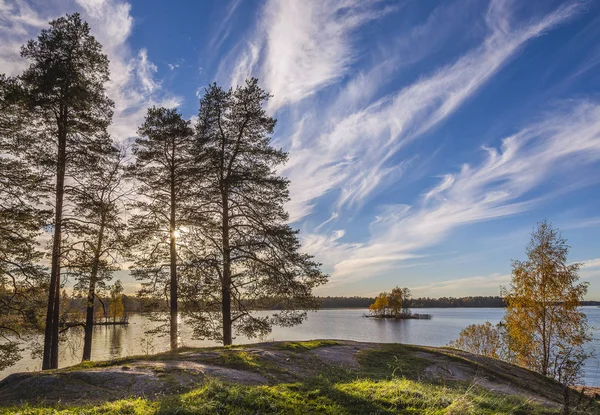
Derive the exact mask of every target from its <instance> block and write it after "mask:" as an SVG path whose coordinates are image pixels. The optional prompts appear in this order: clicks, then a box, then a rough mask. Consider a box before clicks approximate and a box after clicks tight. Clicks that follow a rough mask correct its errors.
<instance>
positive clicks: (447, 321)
mask: <svg viewBox="0 0 600 415" xmlns="http://www.w3.org/2000/svg"><path fill="white" fill-rule="evenodd" d="M415 311H416V312H419V313H427V314H431V315H433V319H431V320H401V321H391V320H379V319H370V318H363V317H362V316H364V315H365V314H366V313H367V310H362V309H345V310H321V311H318V312H312V313H309V316H308V319H307V320H306V321H305V322H304V323H303V324H302V325H300V326H297V327H287V328H275V329H274V331H273V332H272V333H271V334H270V335H269V336H267V337H266V338H264V339H260V340H265V341H266V340H269V341H270V340H311V339H325V338H327V339H345V340H356V341H368V342H377V343H392V342H399V343H410V344H420V345H427V346H444V345H446V344H448V342H450V341H452V340H454V339H456V338H457V337H458V334H459V332H460V331H461V330H462V329H463V328H464V327H466V326H468V325H469V324H478V323H483V322H485V321H489V322H491V323H493V324H495V323H498V322H499V321H500V319H501V318H502V316H503V315H504V310H503V309H499V308H431V309H418V310H416V309H415ZM585 312H586V313H587V315H588V320H589V323H590V325H591V326H593V327H595V330H594V340H593V341H592V342H591V345H590V347H592V348H595V349H598V350H600V347H599V346H600V308H595V307H594V308H593V307H585ZM152 327H154V323H152V322H150V321H149V320H148V318H147V317H146V316H144V315H141V314H134V315H132V316H131V317H130V319H129V325H128V326H112V327H111V326H97V327H95V331H94V343H93V346H92V359H93V360H106V359H111V358H115V357H122V356H128V355H138V354H145V353H158V352H162V351H166V350H168V348H169V340H168V338H166V337H152V336H148V335H146V334H145V333H144V332H145V331H147V330H148V329H151V328H152ZM82 339H83V333H82V332H79V333H74V334H73V335H72V336H71V338H70V339H69V341H68V344H66V345H65V346H64V347H63V348H62V351H61V355H60V367H64V366H69V365H73V364H76V363H79V361H80V360H81V351H82V348H83V344H82ZM181 341H182V344H183V345H185V346H214V345H216V343H214V342H211V341H200V340H193V339H192V338H191V336H190V330H189V329H187V328H186V327H184V328H183V330H182V336H181ZM257 341H259V339H251V340H249V339H246V338H241V337H238V338H237V339H235V340H234V343H237V344H241V343H253V342H257ZM40 366H41V362H40V361H39V360H33V359H31V358H29V357H28V356H27V357H26V358H24V359H23V360H21V361H20V362H19V363H17V364H16V365H15V366H13V367H11V368H9V369H7V370H4V371H2V372H0V379H2V378H4V377H6V376H7V375H8V374H9V373H13V372H22V371H31V370H39V369H40ZM585 371H586V374H585V384H586V385H588V386H600V358H599V357H598V356H596V357H594V358H591V359H588V361H587V362H586V367H585Z"/></svg>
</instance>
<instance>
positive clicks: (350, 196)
mask: <svg viewBox="0 0 600 415" xmlns="http://www.w3.org/2000/svg"><path fill="white" fill-rule="evenodd" d="M498 3H499V2H495V1H493V2H492V3H491V6H490V9H489V10H488V13H487V15H486V22H487V25H488V34H487V36H486V37H485V39H484V40H483V41H482V43H481V44H480V45H479V46H478V47H476V48H474V49H473V50H471V51H470V52H468V53H467V54H465V55H463V56H461V57H460V58H458V59H457V60H456V61H455V62H454V63H452V64H450V65H447V66H445V67H443V68H441V69H439V70H437V71H435V72H433V73H431V74H429V75H428V76H425V77H422V78H420V79H419V80H417V81H416V82H414V83H413V84H410V85H408V86H406V87H404V88H402V89H401V90H400V91H398V92H397V93H395V94H391V95H388V96H385V97H383V98H381V99H379V100H377V101H375V102H373V103H371V104H369V105H363V106H362V107H359V108H358V109H356V103H357V100H359V99H361V98H362V99H364V98H365V97H360V93H359V92H360V90H361V89H363V87H364V86H365V85H366V86H367V87H366V90H367V93H366V98H368V97H369V95H370V93H369V91H372V90H373V89H376V86H375V84H376V82H377V81H378V79H380V73H379V69H378V67H375V68H374V70H373V72H366V73H361V74H359V75H358V77H357V78H356V79H355V80H353V81H352V82H350V83H349V84H348V85H347V87H346V89H345V90H343V91H342V92H341V94H340V97H341V101H338V102H336V103H335V105H334V106H333V107H332V110H327V109H325V110H323V109H322V108H320V109H319V111H320V115H316V114H315V115H313V116H309V115H306V114H305V115H303V119H302V121H301V122H300V123H299V127H298V132H297V135H298V137H294V139H293V145H291V148H290V153H291V154H290V163H289V164H288V165H287V166H286V168H285V169H284V171H283V172H284V174H286V175H288V176H289V177H290V179H291V181H292V187H291V195H292V202H291V203H290V205H289V209H290V210H291V216H292V217H293V218H295V219H298V218H300V217H302V216H303V215H307V214H308V213H310V212H311V210H312V208H313V207H314V205H315V203H316V200H317V199H318V198H319V197H321V196H323V195H324V194H325V193H328V192H330V191H332V190H334V189H336V190H339V192H340V193H339V197H338V200H337V205H336V207H335V208H336V210H340V209H342V208H343V207H344V206H348V205H350V206H353V205H355V206H359V205H360V204H362V203H364V202H365V201H366V200H367V199H368V198H369V197H370V196H372V195H373V193H374V192H375V191H377V190H379V191H380V190H381V189H383V188H385V187H386V185H388V184H389V183H393V182H394V181H396V180H397V179H398V178H399V177H400V176H401V175H402V174H403V172H404V171H405V170H406V168H407V167H408V166H409V165H410V162H411V160H404V161H400V162H394V163H389V161H390V159H391V158H392V157H394V156H396V155H397V154H398V153H399V151H400V150H401V149H402V148H403V147H404V146H406V145H407V144H408V143H410V142H411V141H412V140H414V139H416V138H418V137H419V136H421V135H423V133H425V132H427V131H429V130H431V129H432V128H433V127H435V126H437V125H439V124H440V123H441V122H442V121H444V120H445V119H447V118H448V117H449V116H450V115H451V114H452V113H453V112H454V111H456V109H458V108H459V107H460V106H461V105H462V104H463V103H464V102H465V101H466V100H467V99H469V98H470V97H471V96H473V95H474V94H475V93H476V92H477V91H478V89H479V88H481V87H482V86H483V85H484V84H485V83H486V82H487V81H488V80H489V79H490V78H491V77H492V76H493V75H494V74H495V73H496V72H497V71H498V70H499V69H500V68H501V67H502V66H503V65H504V64H506V63H507V62H508V61H509V59H510V58H511V57H512V56H513V55H514V54H515V53H516V52H517V51H518V50H520V48H521V47H523V45H524V44H525V43H527V42H528V41H530V40H531V39H533V38H535V37H537V36H540V35H542V34H543V33H545V32H546V31H547V30H549V29H551V28H552V27H554V26H556V25H557V24H559V23H561V22H563V21H565V20H566V19H568V18H569V17H570V16H572V15H573V14H574V13H576V12H577V11H578V7H577V5H576V4H573V5H568V6H564V7H561V8H559V9H557V10H555V11H554V12H552V13H550V14H547V15H545V16H544V17H542V18H540V19H538V20H536V21H532V22H529V23H528V24H523V23H521V22H512V20H514V18H513V17H512V16H511V15H510V13H508V11H507V10H506V9H505V8H503V7H498V6H496V5H497V4H498ZM390 53H392V54H393V50H391V51H390ZM392 59H395V58H392ZM267 79H268V78H267ZM357 85H359V86H358V87H357ZM309 122H310V123H311V124H312V125H315V126H317V127H316V128H313V129H307V128H306V126H305V125H306V124H307V123H309ZM303 130H306V132H304V131H303Z"/></svg>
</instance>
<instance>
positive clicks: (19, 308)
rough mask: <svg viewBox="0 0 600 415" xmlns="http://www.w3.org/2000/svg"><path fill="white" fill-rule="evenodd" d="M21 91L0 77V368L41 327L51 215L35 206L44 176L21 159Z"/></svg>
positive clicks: (15, 83)
mask: <svg viewBox="0 0 600 415" xmlns="http://www.w3.org/2000/svg"><path fill="white" fill-rule="evenodd" d="M22 92H23V91H22V89H21V87H20V84H19V82H18V80H16V79H11V78H6V77H5V76H4V75H0V370H2V369H4V368H6V367H8V366H10V365H12V364H13V363H15V362H16V361H17V360H19V358H20V351H21V344H20V343H21V342H20V341H19V340H21V339H22V336H23V335H26V334H28V333H36V332H37V331H39V330H41V329H42V327H43V324H42V321H43V317H42V315H41V313H40V309H43V305H42V304H41V303H40V302H41V301H43V291H44V290H45V289H46V287H47V273H45V272H44V269H43V268H42V267H41V266H39V261H40V260H41V257H42V253H41V252H40V250H39V249H38V248H39V247H38V243H37V241H36V239H37V237H38V236H39V235H40V234H41V229H42V226H43V225H44V224H45V223H46V221H47V219H48V215H49V212H48V211H45V210H43V209H41V208H39V206H41V201H42V200H41V196H42V195H43V185H44V180H43V175H41V174H40V173H39V172H36V171H34V170H32V169H31V168H30V166H29V165H28V164H27V163H26V162H25V161H24V160H23V159H21V158H20V157H19V156H20V154H21V153H22V150H23V149H22V147H21V143H20V138H21V133H22V131H23V128H24V125H25V120H26V118H24V117H23V114H24V109H23V106H22V105H21V104H22Z"/></svg>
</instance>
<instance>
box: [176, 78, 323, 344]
mask: <svg viewBox="0 0 600 415" xmlns="http://www.w3.org/2000/svg"><path fill="white" fill-rule="evenodd" d="M268 98H269V95H268V94H267V93H266V92H265V91H264V90H262V89H261V88H260V87H259V86H258V81H257V80H256V79H251V80H248V81H247V82H246V84H245V85H244V86H242V87H238V88H237V89H235V90H228V91H225V90H223V89H222V88H220V87H218V86H217V85H212V86H210V87H209V88H208V89H207V90H206V93H205V95H204V96H203V98H202V99H201V102H200V111H199V118H198V124H197V136H198V146H197V149H196V151H197V154H196V156H197V157H196V161H197V165H198V168H199V170H198V173H197V174H198V176H197V180H196V182H195V183H194V184H195V191H196V198H197V202H196V206H197V209H195V214H196V215H195V217H194V224H195V226H194V227H193V228H192V232H194V234H195V239H196V241H198V243H199V245H198V248H197V249H194V252H195V253H196V254H197V257H196V260H197V261H198V264H199V266H198V267H197V268H196V270H197V272H196V274H195V275H194V279H193V280H191V281H190V282H189V284H187V285H186V303H187V304H188V309H189V315H190V316H191V317H192V320H193V321H194V322H195V324H194V325H195V327H194V330H195V334H196V336H199V337H208V338H213V339H220V340H222V341H223V344H225V345H229V344H231V343H232V340H233V330H234V329H235V330H236V332H237V333H240V334H244V335H246V336H248V337H253V336H257V335H264V334H267V333H268V332H269V331H270V330H271V327H272V325H274V324H277V325H285V326H291V325H294V324H299V323H300V322H301V321H302V320H303V319H304V318H305V316H306V311H305V310H306V309H314V308H316V307H317V302H316V301H315V298H314V297H313V295H312V289H313V288H314V287H316V286H317V285H319V284H322V283H324V282H325V281H326V276H324V275H323V274H322V273H321V272H320V271H319V264H317V263H315V262H314V261H313V260H312V258H311V257H310V256H309V255H305V254H302V253H300V252H299V249H300V243H299V241H298V237H297V231H295V230H293V229H292V228H291V227H290V226H289V225H288V224H287V221H288V215H287V212H286V211H285V210H284V203H285V202H287V201H288V200H289V196H288V185H289V182H288V181H287V180H286V179H285V178H283V177H280V176H278V175H277V173H276V171H275V169H276V168H277V167H278V166H280V165H281V164H282V163H284V162H285V161H286V160H287V154H286V153H285V152H283V151H282V150H279V149H275V148H273V147H272V146H271V144H270V141H271V134H272V133H273V129H274V127H275V122H276V121H275V120H274V119H273V118H271V117H269V116H268V115H267V114H266V113H265V110H264V109H263V105H264V103H265V102H266V100H267V99H268ZM274 303H277V304H278V306H279V307H281V309H282V311H281V312H279V313H277V314H275V315H273V316H265V317H258V316H256V315H255V314H254V313H253V312H252V311H253V310H256V309H259V308H271V306H272V305H273V304H274ZM219 311H220V313H219ZM219 315H220V317H218V316H219Z"/></svg>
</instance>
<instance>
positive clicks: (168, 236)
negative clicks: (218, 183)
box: [129, 108, 195, 350]
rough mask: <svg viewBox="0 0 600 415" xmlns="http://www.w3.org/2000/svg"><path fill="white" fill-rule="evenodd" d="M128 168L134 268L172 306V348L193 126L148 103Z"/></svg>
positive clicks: (146, 287) (150, 291)
mask: <svg viewBox="0 0 600 415" xmlns="http://www.w3.org/2000/svg"><path fill="white" fill-rule="evenodd" d="M138 133H139V135H140V137H139V138H137V139H136V141H135V145H134V147H133V153H134V155H135V157H136V160H135V164H133V165H132V166H131V169H130V174H131V175H132V177H133V178H134V179H135V181H136V192H137V195H138V200H137V201H136V202H135V203H134V204H133V208H134V209H135V210H136V212H137V213H136V214H135V215H134V216H133V217H132V218H131V220H130V222H129V225H130V228H131V229H130V238H131V241H132V245H133V247H134V253H135V256H134V266H133V268H132V274H133V276H134V277H135V278H137V279H139V280H142V281H143V287H144V289H143V291H142V293H143V294H152V295H160V296H162V297H163V298H165V299H167V301H168V303H169V308H170V319H169V333H170V341H171V350H176V349H177V347H178V344H177V341H178V340H177V339H178V268H180V266H181V264H178V257H179V255H180V254H179V253H178V235H179V234H180V233H181V232H183V231H184V229H183V227H184V226H185V224H186V223H187V216H188V213H189V207H188V204H189V201H190V200H191V196H190V194H191V193H190V192H191V188H192V184H193V180H192V175H191V172H192V171H193V168H194V158H193V156H192V148H193V146H194V142H195V141H194V134H193V129H192V128H191V127H190V122H189V121H186V120H184V119H183V118H182V116H181V115H180V114H179V113H178V112H177V110H175V109H167V108H150V109H149V110H148V115H147V116H146V120H145V122H144V124H143V125H142V126H141V127H140V128H139V131H138Z"/></svg>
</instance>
